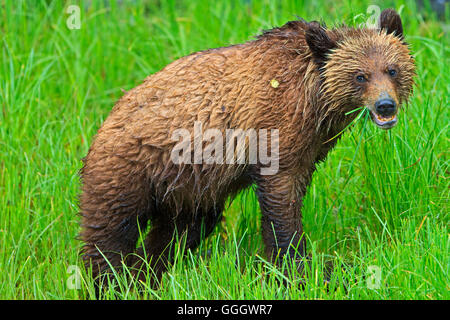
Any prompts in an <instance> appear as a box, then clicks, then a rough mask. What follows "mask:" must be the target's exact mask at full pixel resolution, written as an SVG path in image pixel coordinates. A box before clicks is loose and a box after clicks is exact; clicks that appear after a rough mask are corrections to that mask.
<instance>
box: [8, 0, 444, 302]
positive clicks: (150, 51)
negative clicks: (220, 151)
mask: <svg viewBox="0 0 450 320" xmlns="http://www.w3.org/2000/svg"><path fill="white" fill-rule="evenodd" d="M69 5H78V6H79V8H80V17H81V21H80V26H81V28H80V29H69V28H68V26H67V20H68V19H69V18H70V14H69V13H67V8H68V6H69ZM369 5H378V6H379V7H380V8H381V10H383V9H384V8H387V7H393V8H395V9H396V10H398V12H399V13H400V14H401V17H402V20H403V26H404V30H405V34H406V40H407V41H408V42H409V43H410V45H411V50H412V51H413V53H414V56H415V57H416V63H417V68H418V70H417V71H418V77H417V79H416V82H417V86H416V88H415V92H414V95H413V97H412V99H411V101H410V103H409V106H408V107H407V108H406V109H405V110H404V112H402V113H401V115H400V119H399V125H398V126H397V127H396V128H394V129H393V130H391V131H388V132H385V131H381V130H377V129H376V128H375V127H374V126H373V125H371V124H368V125H367V126H365V127H364V129H363V127H362V126H361V125H359V126H356V127H355V128H354V129H353V130H352V131H351V132H348V133H346V135H345V137H344V138H343V139H342V140H341V142H340V143H339V144H338V146H337V147H336V148H335V150H334V151H333V152H332V153H330V155H329V157H328V159H327V161H326V162H325V163H323V164H321V165H320V166H319V168H318V171H317V172H316V173H315V175H314V179H313V183H312V185H311V186H310V188H309V189H308V194H307V196H306V198H305V200H304V209H303V218H304V230H305V232H306V236H307V238H308V250H309V253H310V254H311V257H312V260H313V262H312V264H313V269H312V272H311V273H310V274H309V275H308V277H307V283H306V287H305V288H303V289H301V288H299V286H298V284H297V281H296V279H283V275H282V274H281V273H280V272H279V271H278V270H277V269H275V268H273V267H272V266H271V265H270V264H269V263H267V262H266V261H265V260H264V256H263V255H262V252H263V246H262V240H261V236H260V233H259V219H260V216H259V209H258V206H257V202H256V199H255V195H254V193H253V192H252V191H251V190H249V191H246V192H244V193H242V194H241V195H239V197H238V198H237V199H236V200H235V201H234V202H233V203H232V204H231V206H230V207H229V208H228V209H227V211H226V212H225V219H224V221H223V223H222V224H221V226H219V228H218V229H217V231H216V232H215V233H214V234H213V235H212V236H211V237H210V238H208V239H207V240H206V241H205V242H204V243H202V245H201V246H200V248H199V249H197V250H196V251H194V252H188V254H187V255H184V256H182V255H180V256H179V257H177V260H176V262H175V263H174V265H173V266H172V268H171V269H170V271H169V272H168V273H167V274H166V275H165V277H164V278H163V283H162V285H161V288H160V289H158V290H151V289H149V290H147V291H145V292H137V291H136V290H128V289H126V287H119V288H117V290H113V289H111V290H109V291H108V292H107V293H106V294H105V296H104V298H118V297H119V298H150V299H174V298H176V299H229V298H233V299H317V298H320V299H448V298H449V297H450V296H449V294H448V292H449V278H448V275H449V234H448V222H449V220H448V213H449V206H448V198H449V182H448V177H449V167H448V165H449V160H448V155H449V143H448V142H449V131H448V125H449V113H448V106H449V105H448V96H449V73H448V66H449V47H448V44H449V40H448V39H449V38H448V31H449V8H448V3H447V5H446V6H447V8H446V12H445V13H444V14H441V15H440V16H439V17H438V16H437V14H436V13H435V12H434V11H433V10H432V6H431V5H430V3H429V2H427V1H422V2H421V4H418V3H416V2H415V1H371V2H368V1H339V2H334V3H332V4H331V2H327V1H319V0H318V1H299V0H295V1H294V0H285V1H269V0H261V1H254V0H232V1H208V0H191V1H174V0H168V1H157V0H149V1H144V0H129V1H126V0H123V1H106V0H104V1H51V0H46V1H44V0H42V1H37V0H36V1H24V0H18V1H13V0H0V43H1V49H0V107H1V112H0V208H1V213H0V270H1V272H0V298H1V299H84V298H91V297H92V283H91V282H90V281H89V280H88V277H86V276H85V273H84V271H83V270H82V271H81V273H82V283H81V288H80V289H71V288H70V285H68V280H69V281H71V279H73V278H70V277H71V276H73V273H72V271H71V270H72V269H68V267H69V266H71V265H76V266H79V267H80V268H81V269H82V264H81V262H80V260H79V249H80V247H81V243H80V242H79V241H77V240H76V239H75V238H76V236H77V233H78V231H79V225H78V223H79V218H78V216H77V211H78V209H77V196H78V193H79V180H78V170H79V169H80V168H81V158H82V157H84V156H85V155H86V153H87V150H88V148H89V145H90V142H91V140H92V137H93V135H94V134H95V132H96V130H97V129H98V128H99V127H100V125H101V123H102V121H103V120H104V119H105V118H106V117H107V115H108V113H109V112H110V110H111V108H112V106H113V105H114V103H115V101H116V100H117V99H118V98H119V97H120V96H121V95H122V90H129V89H131V88H133V87H135V86H136V85H138V84H139V83H141V81H142V80H143V79H144V78H145V77H146V76H147V75H149V74H151V73H154V72H156V71H158V70H160V69H161V68H162V67H164V66H165V65H167V64H168V63H170V62H171V61H173V60H175V59H177V58H179V57H181V56H184V55H187V54H189V53H191V52H194V51H198V50H204V49H208V48H214V47H219V46H227V45H231V44H236V43H241V42H244V41H247V40H250V39H252V38H253V37H254V36H255V35H257V34H259V33H260V32H261V31H262V30H263V29H270V28H272V27H274V26H280V25H282V24H284V23H285V22H287V21H289V20H294V19H296V17H297V16H299V17H303V18H305V19H306V20H322V21H324V22H326V23H327V25H328V26H329V27H331V26H333V25H334V24H337V23H341V22H345V23H347V24H349V25H352V26H356V25H359V24H361V23H364V22H365V21H366V20H367V19H368V18H369V15H370V14H369V13H368V11H367V10H368V7H369ZM325 260H333V261H334V262H335V264H336V267H335V278H333V280H332V283H331V284H330V286H331V287H332V290H327V288H326V287H325V286H324V285H323V284H322V282H321V272H317V270H321V268H322V267H323V264H324V261H325ZM371 266H376V267H377V268H379V270H381V280H380V281H381V285H380V286H379V288H378V289H370V288H368V286H367V282H366V279H364V278H363V274H364V272H367V270H368V268H369V267H371ZM281 280H285V281H284V284H283V285H280V281H281ZM281 282H282V281H281ZM343 283H347V284H348V287H347V289H346V290H344V288H343V285H342V284H343Z"/></svg>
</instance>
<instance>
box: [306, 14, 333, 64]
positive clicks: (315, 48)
mask: <svg viewBox="0 0 450 320" xmlns="http://www.w3.org/2000/svg"><path fill="white" fill-rule="evenodd" d="M305 39H306V43H307V44H308V46H309V49H310V50H311V52H312V54H313V57H314V61H315V62H316V63H317V64H318V65H319V67H322V66H323V65H324V64H325V62H326V60H327V54H328V53H330V51H331V50H332V49H334V48H336V47H337V44H336V42H335V41H333V40H332V39H331V38H330V36H329V35H328V33H327V31H326V29H324V28H323V27H322V26H321V25H320V24H319V23H318V22H315V21H314V22H310V23H309V24H308V28H307V29H306V31H305Z"/></svg>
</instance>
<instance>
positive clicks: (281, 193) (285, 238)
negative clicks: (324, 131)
mask: <svg viewBox="0 0 450 320" xmlns="http://www.w3.org/2000/svg"><path fill="white" fill-rule="evenodd" d="M309 181H310V178H309V175H300V174H298V173H296V174H294V173H292V172H281V173H278V174H276V175H271V176H270V175H268V176H259V178H258V181H257V189H256V193H257V196H258V200H259V205H260V208H261V213H262V233H263V239H264V243H265V245H266V253H267V256H268V257H270V258H271V259H272V261H273V262H278V263H281V261H282V259H281V258H282V257H283V256H284V255H286V254H288V255H289V256H290V257H292V258H293V259H295V260H300V259H301V258H302V257H304V256H305V250H306V244H305V238H304V236H303V229H302V215H301V206H302V197H303V195H304V193H305V191H306V187H307V185H308V184H309Z"/></svg>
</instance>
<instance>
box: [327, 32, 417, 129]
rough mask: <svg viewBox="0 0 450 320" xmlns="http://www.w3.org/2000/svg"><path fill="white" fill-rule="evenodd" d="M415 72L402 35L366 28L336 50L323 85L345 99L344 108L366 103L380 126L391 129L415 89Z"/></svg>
mask: <svg viewBox="0 0 450 320" xmlns="http://www.w3.org/2000/svg"><path fill="white" fill-rule="evenodd" d="M414 74H415V66H414V62H413V59H412V57H411V55H410V54H409V50H408V47H407V45H406V44H404V43H403V41H402V40H401V39H399V38H398V37H396V36H394V35H392V34H386V33H385V32H383V31H382V32H376V31H372V32H367V31H365V32H361V34H359V35H358V36H355V37H351V38H348V39H346V40H344V41H342V42H340V43H339V44H338V47H337V48H336V49H334V50H333V52H332V54H331V55H330V57H329V60H328V61H327V63H326V64H325V68H324V85H323V88H324V89H325V90H326V91H327V92H326V93H325V94H326V95H327V96H328V97H330V98H331V99H337V100H339V102H343V103H344V104H343V105H341V107H342V106H345V109H344V110H343V111H344V112H349V111H350V110H352V109H355V108H359V107H366V108H367V109H368V110H369V111H370V115H371V118H372V120H373V122H374V123H375V124H376V125H377V126H378V127H380V128H382V129H390V128H392V127H394V126H395V125H396V124H397V112H398V109H399V106H400V105H401V104H402V103H404V102H405V101H407V99H408V96H409V95H410V93H411V91H412V87H413V75H414ZM347 108H348V109H350V110H348V109H347Z"/></svg>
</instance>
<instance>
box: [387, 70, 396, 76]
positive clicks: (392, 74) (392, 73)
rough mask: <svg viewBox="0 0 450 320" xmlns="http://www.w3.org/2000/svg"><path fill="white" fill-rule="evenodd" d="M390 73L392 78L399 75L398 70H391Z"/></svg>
mask: <svg viewBox="0 0 450 320" xmlns="http://www.w3.org/2000/svg"><path fill="white" fill-rule="evenodd" d="M388 73H389V75H390V76H391V77H395V76H396V75H397V70H394V69H389V70H388Z"/></svg>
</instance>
